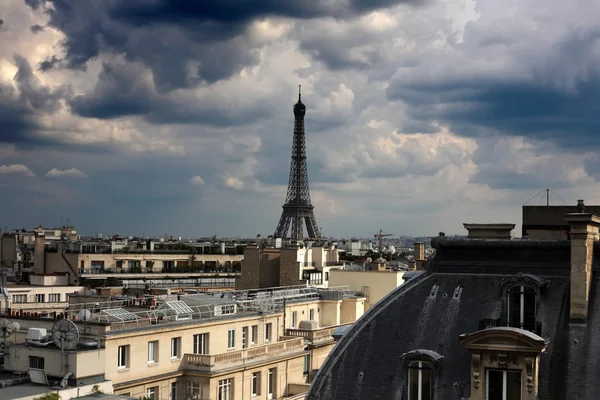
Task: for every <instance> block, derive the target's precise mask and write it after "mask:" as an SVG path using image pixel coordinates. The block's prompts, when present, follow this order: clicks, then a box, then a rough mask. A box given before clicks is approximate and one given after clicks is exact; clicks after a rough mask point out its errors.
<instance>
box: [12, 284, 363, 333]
mask: <svg viewBox="0 0 600 400" xmlns="http://www.w3.org/2000/svg"><path fill="white" fill-rule="evenodd" d="M332 295H333V296H334V297H335V298H337V299H342V298H362V297H364V295H363V294H362V293H359V292H354V291H352V290H350V288H349V287H347V286H342V287H332V288H318V287H311V286H292V287H279V288H270V289H261V290H245V291H237V292H232V291H223V292H200V293H177V294H169V295H166V294H165V295H137V296H126V295H121V296H99V297H98V298H97V301H95V300H92V299H86V302H81V303H71V304H69V305H68V307H67V308H66V309H65V311H64V312H62V313H58V314H57V315H56V318H63V319H69V320H72V321H74V322H75V323H77V324H79V323H81V322H83V321H85V322H86V323H87V324H90V325H92V324H100V325H104V326H106V325H109V326H110V327H111V328H110V331H111V332H112V331H116V332H118V331H122V330H131V329H147V328H148V327H149V326H156V325H164V324H181V323H186V324H198V323H202V322H204V321H207V320H211V321H214V320H218V319H235V318H244V317H248V316H251V315H255V314H257V313H262V314H272V313H277V312H280V311H281V310H282V308H283V304H284V302H286V303H287V304H290V303H301V302H308V301H317V300H321V299H324V298H327V299H332V298H333V297H332ZM22 317H23V316H22ZM24 317H25V318H27V317H33V318H36V319H37V318H43V319H46V320H47V319H50V318H55V316H54V315H53V314H52V313H51V314H50V315H49V316H48V317H41V316H40V315H37V316H36V315H35V313H34V312H29V313H26V314H24ZM11 318H18V317H15V316H11Z"/></svg>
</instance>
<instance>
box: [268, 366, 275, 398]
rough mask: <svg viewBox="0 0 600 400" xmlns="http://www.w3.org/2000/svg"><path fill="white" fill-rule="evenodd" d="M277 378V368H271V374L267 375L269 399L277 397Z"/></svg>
mask: <svg viewBox="0 0 600 400" xmlns="http://www.w3.org/2000/svg"><path fill="white" fill-rule="evenodd" d="M276 379H277V370H276V369H275V368H270V369H269V374H268V376H267V399H272V398H274V397H275V395H274V393H275V382H276Z"/></svg>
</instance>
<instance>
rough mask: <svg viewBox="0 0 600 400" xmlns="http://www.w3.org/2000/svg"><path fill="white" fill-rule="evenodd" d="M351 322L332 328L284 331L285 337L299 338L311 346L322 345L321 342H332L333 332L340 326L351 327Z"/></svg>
mask: <svg viewBox="0 0 600 400" xmlns="http://www.w3.org/2000/svg"><path fill="white" fill-rule="evenodd" d="M352 324H353V322H349V323H346V324H340V325H334V326H325V327H323V328H318V329H296V328H291V329H286V330H285V335H286V336H290V337H301V338H304V339H306V340H308V341H309V342H311V344H317V343H323V342H329V341H331V342H333V341H334V339H333V332H335V330H336V329H337V328H339V327H340V326H347V325H352Z"/></svg>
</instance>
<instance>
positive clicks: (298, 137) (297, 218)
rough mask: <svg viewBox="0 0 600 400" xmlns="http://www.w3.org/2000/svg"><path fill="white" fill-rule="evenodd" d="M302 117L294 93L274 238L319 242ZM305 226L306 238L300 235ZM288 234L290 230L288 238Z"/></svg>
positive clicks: (299, 104)
mask: <svg viewBox="0 0 600 400" xmlns="http://www.w3.org/2000/svg"><path fill="white" fill-rule="evenodd" d="M304 115H306V106H305V105H304V104H303V103H302V97H301V93H300V91H298V102H297V103H296V104H294V138H293V143H292V162H291V165H290V180H289V183H288V190H287V195H286V197H285V204H284V205H283V212H282V213H281V218H280V219H279V223H278V224H277V229H275V237H276V238H282V239H292V240H303V239H319V238H320V237H321V232H319V227H318V225H317V220H316V218H315V214H314V212H313V209H314V206H313V205H312V203H311V201H310V191H309V189H308V172H307V168H306V141H305V138H304ZM305 225H306V232H307V236H306V237H305V236H304V226H305ZM290 227H291V231H290ZM288 231H290V233H289V235H288Z"/></svg>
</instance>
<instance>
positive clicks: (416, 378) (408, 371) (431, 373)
mask: <svg viewBox="0 0 600 400" xmlns="http://www.w3.org/2000/svg"><path fill="white" fill-rule="evenodd" d="M443 359H444V357H442V356H441V355H439V354H438V353H436V352H435V351H431V350H425V349H420V350H413V351H409V352H408V353H405V354H403V355H402V356H401V357H400V360H401V362H402V365H403V369H404V371H405V375H404V378H403V386H404V388H405V389H404V390H405V391H404V395H403V397H402V398H403V399H408V400H431V399H433V396H434V395H433V393H434V392H435V382H436V381H438V378H439V376H440V374H441V371H442V361H443Z"/></svg>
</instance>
